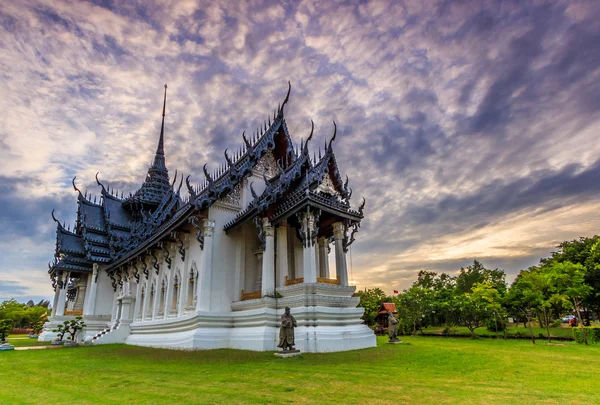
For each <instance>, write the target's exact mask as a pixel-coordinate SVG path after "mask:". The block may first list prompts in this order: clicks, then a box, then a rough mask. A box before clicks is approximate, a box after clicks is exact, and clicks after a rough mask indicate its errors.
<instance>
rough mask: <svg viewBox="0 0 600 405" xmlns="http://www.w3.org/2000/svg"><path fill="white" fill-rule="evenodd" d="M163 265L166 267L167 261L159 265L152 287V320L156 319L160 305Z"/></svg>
mask: <svg viewBox="0 0 600 405" xmlns="http://www.w3.org/2000/svg"><path fill="white" fill-rule="evenodd" d="M161 254H162V253H161ZM165 267H167V263H165V262H164V261H163V262H162V263H161V265H160V270H159V271H158V277H157V278H156V285H155V288H154V302H153V303H152V320H155V319H157V315H158V308H159V307H160V299H161V295H162V291H161V290H162V279H163V274H164V271H165V270H164V269H165Z"/></svg>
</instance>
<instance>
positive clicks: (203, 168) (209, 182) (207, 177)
mask: <svg viewBox="0 0 600 405" xmlns="http://www.w3.org/2000/svg"><path fill="white" fill-rule="evenodd" d="M202 171H204V176H205V177H206V180H208V184H212V183H213V179H212V177H210V174H209V173H208V170H206V163H205V164H204V166H202Z"/></svg>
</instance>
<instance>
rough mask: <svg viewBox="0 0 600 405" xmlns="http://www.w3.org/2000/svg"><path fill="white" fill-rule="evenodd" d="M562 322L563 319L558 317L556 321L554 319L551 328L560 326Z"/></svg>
mask: <svg viewBox="0 0 600 405" xmlns="http://www.w3.org/2000/svg"><path fill="white" fill-rule="evenodd" d="M561 323H562V321H561V320H560V319H557V320H556V321H554V322H552V323H551V324H550V327H551V328H560V324H561Z"/></svg>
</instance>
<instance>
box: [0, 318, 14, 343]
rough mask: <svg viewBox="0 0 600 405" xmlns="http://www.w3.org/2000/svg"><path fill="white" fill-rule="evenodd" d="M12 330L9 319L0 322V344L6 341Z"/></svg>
mask: <svg viewBox="0 0 600 405" xmlns="http://www.w3.org/2000/svg"><path fill="white" fill-rule="evenodd" d="M12 328H13V324H12V321H11V320H10V319H3V320H0V343H1V342H4V341H6V337H7V336H8V334H9V333H10V331H11V330H12Z"/></svg>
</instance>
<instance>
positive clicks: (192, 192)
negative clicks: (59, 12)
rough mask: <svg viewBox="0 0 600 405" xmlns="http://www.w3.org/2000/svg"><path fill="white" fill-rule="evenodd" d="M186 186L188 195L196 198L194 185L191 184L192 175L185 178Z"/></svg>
mask: <svg viewBox="0 0 600 405" xmlns="http://www.w3.org/2000/svg"><path fill="white" fill-rule="evenodd" d="M185 185H186V186H187V189H188V193H189V194H190V198H192V199H193V198H196V191H195V190H194V187H192V185H191V184H190V175H188V176H187V177H186V178H185Z"/></svg>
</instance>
